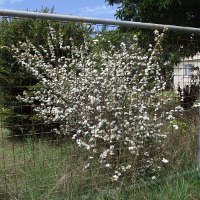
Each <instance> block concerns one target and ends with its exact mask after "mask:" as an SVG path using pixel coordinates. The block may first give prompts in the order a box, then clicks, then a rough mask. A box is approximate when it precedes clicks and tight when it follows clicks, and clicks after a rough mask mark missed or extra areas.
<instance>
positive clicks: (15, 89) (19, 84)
mask: <svg viewBox="0 0 200 200" xmlns="http://www.w3.org/2000/svg"><path fill="white" fill-rule="evenodd" d="M41 12H45V13H47V12H53V9H52V10H51V11H50V10H49V9H47V8H46V9H43V10H42V11H41ZM51 26H52V27H54V29H55V30H56V31H57V33H56V35H57V37H58V36H59V33H60V32H62V34H63V36H64V37H63V38H64V42H66V43H69V42H70V38H71V37H72V38H73V41H75V43H76V45H77V46H78V45H80V44H81V43H82V41H83V39H84V35H85V34H89V31H90V29H87V28H86V27H84V26H83V25H81V24H75V23H69V22H66V23H65V22H51ZM48 34H49V22H48V21H46V20H35V19H25V18H2V19H1V20H0V46H1V47H3V46H6V47H7V48H0V55H1V57H0V91H1V95H2V97H3V98H2V99H1V104H2V106H3V107H4V108H6V109H8V110H10V115H7V118H6V116H4V119H5V120H4V123H5V126H7V127H8V128H10V129H11V130H12V132H13V134H14V135H24V134H30V132H32V131H33V128H32V125H31V124H33V123H35V122H34V121H33V119H35V118H34V112H33V109H32V106H31V105H29V104H27V103H26V104H23V103H21V102H19V101H18V100H17V98H16V96H18V95H22V94H23V91H24V90H27V88H30V87H33V86H34V85H35V84H37V80H36V78H35V77H33V76H32V74H31V73H30V72H28V71H27V70H26V69H25V68H23V67H22V66H20V65H19V64H18V63H17V61H16V59H15V58H14V56H13V55H12V52H11V49H12V45H15V46H18V45H19V42H22V43H23V42H25V41H26V40H29V41H30V42H31V43H32V44H33V45H35V46H36V47H38V48H39V47H40V46H41V45H42V46H43V47H44V48H45V47H47V46H48V45H47V37H48ZM58 41H59V40H58V39H57V38H55V39H54V41H53V42H54V44H53V45H54V46H57V47H58V46H59V42H58ZM47 50H48V49H47ZM64 53H66V52H60V51H57V55H56V57H57V58H58V57H60V56H62V55H63V54H64ZM68 54H69V57H70V53H68ZM11 113H12V117H9V116H11ZM37 124H40V125H38V126H37ZM36 127H38V128H36V130H35V129H34V131H36V132H41V131H49V127H47V128H44V125H42V122H39V121H37V123H36ZM39 127H40V128H39ZM45 127H46V126H45ZM37 129H38V130H37Z"/></svg>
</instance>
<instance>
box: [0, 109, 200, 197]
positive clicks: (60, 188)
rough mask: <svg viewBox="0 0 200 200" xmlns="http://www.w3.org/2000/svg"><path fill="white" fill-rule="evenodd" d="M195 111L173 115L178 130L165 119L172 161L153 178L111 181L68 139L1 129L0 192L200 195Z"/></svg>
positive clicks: (30, 194) (21, 194)
mask: <svg viewBox="0 0 200 200" xmlns="http://www.w3.org/2000/svg"><path fill="white" fill-rule="evenodd" d="M194 113H195V112H192V113H191V112H185V114H184V115H182V116H177V118H176V120H177V121H175V122H174V123H179V127H180V128H179V130H173V129H172V127H170V126H169V125H168V124H166V127H165V130H168V131H169V132H170V134H169V135H168V139H167V141H166V145H165V153H166V156H167V157H168V158H170V163H169V164H168V165H167V166H165V168H164V171H162V173H161V175H160V177H159V178H158V179H157V180H155V181H152V180H149V179H147V178H146V177H140V178H138V177H137V179H134V178H132V179H131V180H130V179H123V181H122V182H121V183H120V184H117V183H112V182H110V178H109V177H110V176H109V172H105V171H104V170H103V169H99V165H98V164H95V165H94V166H93V168H92V170H90V169H89V170H88V169H87V170H86V169H85V168H84V166H85V165H86V164H87V157H88V152H87V151H85V150H84V149H81V148H79V147H77V145H76V144H74V143H73V142H72V141H70V140H67V139H66V140H63V141H59V140H58V141H50V139H35V138H34V139H33V138H32V139H31V138H29V139H25V140H24V141H16V140H12V139H11V138H10V133H9V131H8V130H6V129H1V133H0V156H1V159H0V193H1V190H3V191H7V193H8V194H9V196H10V197H9V198H8V199H11V200H12V199H17V200H22V199H24V200H53V199H55V200H59V199H66V200H93V199H95V200H134V199H135V200H145V199H146V200H190V199H194V200H195V199H196V200H200V179H199V178H198V173H200V171H199V170H197V169H195V165H196V150H197V134H196V133H197V117H196V115H195V114H194ZM188 119H189V121H188ZM1 199H3V198H1V195H0V200H1Z"/></svg>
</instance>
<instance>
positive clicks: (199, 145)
mask: <svg viewBox="0 0 200 200" xmlns="http://www.w3.org/2000/svg"><path fill="white" fill-rule="evenodd" d="M199 103H200V83H199ZM197 148H198V150H197V151H198V152H197V165H198V166H197V167H198V168H200V106H199V130H198V147H197Z"/></svg>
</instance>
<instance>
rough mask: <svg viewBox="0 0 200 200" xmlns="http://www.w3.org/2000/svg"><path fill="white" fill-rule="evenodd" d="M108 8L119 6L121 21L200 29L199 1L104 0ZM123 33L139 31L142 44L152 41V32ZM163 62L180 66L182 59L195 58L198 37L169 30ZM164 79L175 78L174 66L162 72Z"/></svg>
mask: <svg viewBox="0 0 200 200" xmlns="http://www.w3.org/2000/svg"><path fill="white" fill-rule="evenodd" d="M105 1H106V2H108V3H109V5H114V4H117V5H119V7H118V9H117V11H116V14H115V16H116V18H118V19H121V20H128V21H136V22H148V23H157V24H170V25H177V26H190V27H197V28H198V27H200V21H199V19H200V2H199V1H198V0H191V1H187V0H105ZM121 30H122V31H125V32H127V30H129V31H135V32H140V36H141V37H140V40H141V43H143V45H145V44H148V41H152V40H153V35H152V33H151V32H150V31H147V30H144V29H143V30H139V29H136V28H134V29H133V28H132V29H130V28H129V29H127V28H123V29H122V28H121ZM164 43H165V44H163V47H164V53H163V59H165V60H166V61H168V60H170V61H173V62H172V63H174V64H177V63H178V62H179V61H180V60H181V59H182V58H183V57H185V56H186V57H189V56H193V55H195V54H196V53H197V52H198V51H199V50H200V49H199V46H200V45H199V35H198V34H194V33H184V32H175V31H168V32H167V33H166V34H165V41H164ZM163 76H165V78H167V79H168V82H169V86H170V82H171V81H170V80H172V78H173V65H172V66H171V67H168V68H166V69H165V70H163Z"/></svg>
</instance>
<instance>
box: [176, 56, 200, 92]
mask: <svg viewBox="0 0 200 200" xmlns="http://www.w3.org/2000/svg"><path fill="white" fill-rule="evenodd" d="M188 64H192V65H194V66H195V67H196V66H199V67H200V54H198V55H195V56H194V57H190V58H184V59H183V60H182V61H181V62H180V63H179V64H177V65H175V66H174V90H175V91H177V88H178V85H180V87H181V88H182V89H183V88H184V87H185V86H186V85H189V84H191V75H190V76H186V75H185V73H184V70H185V65H188ZM193 73H195V72H193Z"/></svg>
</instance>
